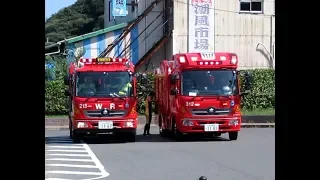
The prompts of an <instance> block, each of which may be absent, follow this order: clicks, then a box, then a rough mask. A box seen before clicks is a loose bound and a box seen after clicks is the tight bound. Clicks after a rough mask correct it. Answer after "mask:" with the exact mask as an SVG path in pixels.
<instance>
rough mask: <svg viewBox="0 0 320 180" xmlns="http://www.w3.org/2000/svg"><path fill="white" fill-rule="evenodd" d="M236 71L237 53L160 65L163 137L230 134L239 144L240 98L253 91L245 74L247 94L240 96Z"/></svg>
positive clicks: (184, 56)
mask: <svg viewBox="0 0 320 180" xmlns="http://www.w3.org/2000/svg"><path fill="white" fill-rule="evenodd" d="M237 67H238V57H237V55H236V54H234V53H181V54H175V55H173V57H172V60H170V61H167V60H164V61H163V62H161V64H160V68H158V69H156V70H155V85H154V87H155V96H156V97H155V98H156V100H155V101H156V110H155V111H156V114H157V116H158V117H157V116H156V118H158V119H159V131H160V135H162V136H167V135H172V136H173V137H174V138H175V139H176V140H182V139H183V138H184V137H185V136H186V135H188V134H202V135H209V136H220V135H221V134H222V133H228V134H229V139H230V140H236V139H237V137H238V132H239V131H240V127H241V112H240V101H241V96H243V95H245V94H247V93H248V91H249V90H250V88H251V76H250V74H248V73H245V74H243V75H245V92H240V87H239V76H240V75H242V74H241V73H239V71H237ZM141 78H142V79H141V81H142V84H143V83H144V82H145V76H141Z"/></svg>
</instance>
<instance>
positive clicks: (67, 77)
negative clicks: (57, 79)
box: [64, 75, 70, 85]
mask: <svg viewBox="0 0 320 180" xmlns="http://www.w3.org/2000/svg"><path fill="white" fill-rule="evenodd" d="M69 82H70V80H69V75H66V76H65V77H64V85H69Z"/></svg>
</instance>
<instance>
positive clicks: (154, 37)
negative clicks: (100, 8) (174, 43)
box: [104, 0, 165, 71]
mask: <svg viewBox="0 0 320 180" xmlns="http://www.w3.org/2000/svg"><path fill="white" fill-rule="evenodd" d="M104 2H105V16H104V18H105V28H107V27H110V26H113V25H116V24H120V23H122V22H129V21H132V20H134V19H136V18H137V17H138V15H141V14H142V13H143V12H144V11H145V9H146V8H148V7H149V6H150V5H151V3H153V2H154V0H136V3H137V4H138V5H137V6H136V7H135V11H132V8H131V6H127V8H128V15H127V16H126V17H115V18H114V19H113V17H111V18H112V19H110V14H109V10H110V8H109V3H110V2H111V0H105V1H104ZM127 2H128V3H129V2H131V1H129V0H127ZM163 9H164V0H162V1H161V2H160V3H158V5H157V6H156V7H154V8H153V10H152V11H151V12H150V13H149V14H148V15H147V16H146V17H145V18H144V19H143V20H142V21H141V22H140V23H139V24H138V25H137V26H136V27H138V29H136V30H134V34H137V35H138V34H141V35H140V36H139V38H138V39H137V40H135V43H136V44H138V45H139V48H136V49H134V52H133V56H134V57H133V59H134V60H133V62H137V61H138V60H140V59H141V58H142V57H143V56H144V55H145V54H146V53H147V52H148V51H149V50H150V49H151V48H152V47H153V45H154V44H155V43H157V42H158V41H159V40H160V39H161V38H162V37H163V30H164V26H163V23H164V19H163V17H162V16H160V17H159V18H158V19H156V17H157V16H158V15H159V14H160V13H161V12H162V11H163ZM155 19H156V20H155ZM110 20H111V21H110ZM153 21H154V22H153ZM151 23H152V24H151ZM150 24H151V25H150ZM148 25H150V26H149V27H148V28H147V30H145V29H146V27H147V26H148ZM131 33H132V32H131ZM164 59H165V48H164V47H162V48H161V49H159V50H158V51H157V52H156V53H155V54H154V55H153V56H152V57H151V59H150V61H151V65H155V66H157V65H159V64H160V62H161V61H163V60H164ZM148 69H149V70H150V69H152V66H148ZM140 70H141V71H145V66H142V67H141V69H140Z"/></svg>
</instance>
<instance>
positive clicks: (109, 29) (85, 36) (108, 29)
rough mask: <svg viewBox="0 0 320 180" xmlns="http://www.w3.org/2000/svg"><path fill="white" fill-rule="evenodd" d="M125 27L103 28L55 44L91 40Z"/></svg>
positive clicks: (123, 25)
mask: <svg viewBox="0 0 320 180" xmlns="http://www.w3.org/2000/svg"><path fill="white" fill-rule="evenodd" d="M127 25H128V23H121V24H117V25H114V26H111V27H108V28H105V29H101V30H98V31H94V32H91V33H88V34H83V35H81V36H76V37H73V38H69V39H65V40H62V41H59V42H57V44H61V43H64V42H67V43H75V42H78V41H82V40H85V39H88V38H91V37H95V36H98V35H100V34H104V33H108V32H112V31H115V30H118V29H121V28H124V27H126V26H127Z"/></svg>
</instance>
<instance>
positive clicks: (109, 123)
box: [98, 121, 113, 129]
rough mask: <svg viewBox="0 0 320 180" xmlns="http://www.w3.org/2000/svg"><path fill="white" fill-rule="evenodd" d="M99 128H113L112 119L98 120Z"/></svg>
mask: <svg viewBox="0 0 320 180" xmlns="http://www.w3.org/2000/svg"><path fill="white" fill-rule="evenodd" d="M98 127H99V129H113V122H112V121H99V123H98Z"/></svg>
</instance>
